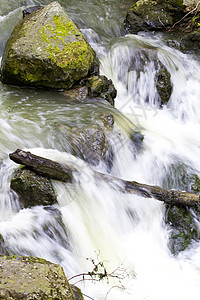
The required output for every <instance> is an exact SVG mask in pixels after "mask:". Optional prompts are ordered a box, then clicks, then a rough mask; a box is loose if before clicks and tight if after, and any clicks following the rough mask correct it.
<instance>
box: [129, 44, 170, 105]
mask: <svg viewBox="0 0 200 300" xmlns="http://www.w3.org/2000/svg"><path fill="white" fill-rule="evenodd" d="M128 64H129V65H128V66H127V67H128V72H133V73H134V77H135V82H136V83H137V81H138V82H139V83H140V80H141V78H142V76H143V74H147V70H148V68H151V71H152V75H151V76H152V77H153V76H154V81H155V83H156V84H155V89H157V95H156V97H155V98H154V99H153V101H155V102H158V103H159V104H161V105H162V104H164V103H166V102H167V101H168V100H169V99H170V97H171V93H172V83H171V75H170V73H169V72H168V70H167V68H166V67H165V66H164V65H163V64H162V62H161V61H160V60H159V58H158V53H157V49H156V47H155V48H154V47H153V46H152V47H151V46H149V45H148V44H145V43H143V42H140V43H136V44H135V48H134V50H132V59H131V60H130V61H129V62H128ZM152 80H153V78H152ZM140 84H141V83H140ZM146 90H147V93H146V95H145V96H146V98H145V99H144V102H146V103H148V102H150V101H152V99H151V100H150V99H149V98H151V95H150V94H149V93H148V90H150V86H149V87H148V86H147V87H146Z"/></svg>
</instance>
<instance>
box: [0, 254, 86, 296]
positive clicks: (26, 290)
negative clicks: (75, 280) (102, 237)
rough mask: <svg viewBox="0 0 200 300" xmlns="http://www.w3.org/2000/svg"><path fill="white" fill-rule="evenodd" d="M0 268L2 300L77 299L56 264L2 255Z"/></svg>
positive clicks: (31, 258) (0, 294)
mask: <svg viewBox="0 0 200 300" xmlns="http://www.w3.org/2000/svg"><path fill="white" fill-rule="evenodd" d="M0 266H1V267H0V298H1V299H10V300H12V299H13V300H14V299H15V300H17V299H27V300H28V299H29V300H31V299H38V300H39V299H41V300H43V299H63V300H75V299H77V298H75V296H74V294H73V291H72V289H71V287H70V285H69V283H68V281H67V279H66V277H65V274H64V271H63V269H62V267H61V266H59V265H57V264H53V263H51V262H49V261H46V260H44V259H41V258H33V257H21V256H14V257H10V256H1V257H0ZM78 299H81V297H79V298H78Z"/></svg>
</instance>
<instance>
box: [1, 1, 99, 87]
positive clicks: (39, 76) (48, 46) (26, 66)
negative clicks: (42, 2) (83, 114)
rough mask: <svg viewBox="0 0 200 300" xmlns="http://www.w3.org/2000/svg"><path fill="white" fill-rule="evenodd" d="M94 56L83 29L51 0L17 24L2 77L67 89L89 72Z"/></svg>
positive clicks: (8, 79) (4, 60)
mask: <svg viewBox="0 0 200 300" xmlns="http://www.w3.org/2000/svg"><path fill="white" fill-rule="evenodd" d="M94 60H95V55H94V51H93V50H92V48H91V47H90V45H89V44H88V43H87V41H86V40H85V39H84V38H83V36H82V34H81V32H80V30H79V29H78V28H77V26H76V25H75V24H74V23H73V22H72V21H71V19H70V18H69V17H68V16H67V14H66V13H65V11H64V9H63V8H62V7H61V6H60V4H59V3H58V2H52V3H50V4H49V5H47V6H46V7H44V8H41V9H40V10H37V11H35V12H33V13H32V14H30V15H28V16H27V17H25V18H24V19H23V20H22V21H21V22H20V23H19V24H17V25H16V26H15V28H14V30H13V33H12V35H11V37H10V39H9V40H8V43H7V46H6V49H5V53H4V56H3V60H2V81H3V82H4V83H8V84H14V85H26V86H43V87H51V88H66V89H67V88H70V87H71V86H72V85H73V84H74V83H75V82H77V81H79V80H80V79H81V78H83V77H85V76H87V75H88V73H89V72H90V71H91V70H92V68H93V66H94Z"/></svg>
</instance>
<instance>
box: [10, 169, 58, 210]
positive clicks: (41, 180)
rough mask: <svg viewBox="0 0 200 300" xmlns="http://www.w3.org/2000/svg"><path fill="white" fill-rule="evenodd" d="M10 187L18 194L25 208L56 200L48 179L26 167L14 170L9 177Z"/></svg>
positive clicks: (51, 202)
mask: <svg viewBox="0 0 200 300" xmlns="http://www.w3.org/2000/svg"><path fill="white" fill-rule="evenodd" d="M11 188H12V189H13V190H14V191H15V192H16V193H17V194H18V196H19V199H20V202H21V203H22V205H23V206H24V207H25V208H27V207H32V206H35V205H44V206H45V205H52V204H54V203H56V202H57V198H56V194H55V191H54V189H53V186H52V184H51V182H50V180H49V179H48V178H45V177H43V176H40V175H37V174H36V173H34V172H33V171H31V170H29V169H27V168H20V169H18V170H17V171H16V172H15V174H14V176H13V177H12V179H11Z"/></svg>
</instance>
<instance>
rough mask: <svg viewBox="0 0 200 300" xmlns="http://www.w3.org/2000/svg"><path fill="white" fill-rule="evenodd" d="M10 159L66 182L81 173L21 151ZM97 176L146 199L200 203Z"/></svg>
mask: <svg viewBox="0 0 200 300" xmlns="http://www.w3.org/2000/svg"><path fill="white" fill-rule="evenodd" d="M9 157H10V159H11V160H13V161H14V162H16V163H18V164H21V165H25V166H26V167H27V168H29V169H31V170H32V171H34V172H35V173H37V174H39V175H42V176H45V177H48V178H52V179H56V180H60V181H64V182H72V181H73V172H76V173H77V172H79V170H76V169H75V168H74V169H73V168H72V167H70V166H66V165H63V164H60V163H58V162H55V161H52V160H50V159H46V158H43V157H40V156H37V155H34V154H31V153H30V152H26V151H23V150H20V149H17V150H16V151H15V152H13V153H11V154H10V155H9ZM96 176H97V177H99V178H101V179H103V180H106V182H108V183H109V184H111V185H112V186H113V188H115V189H118V190H120V191H121V192H123V193H130V194H137V195H140V196H142V197H146V198H155V199H157V200H160V201H164V202H165V203H168V204H178V205H195V204H196V203H198V202H199V201H200V199H199V196H198V195H196V194H192V193H187V192H181V191H176V190H167V189H163V188H161V187H159V186H153V185H147V184H141V183H138V182H136V181H127V180H123V179H119V178H117V177H113V176H111V175H106V174H101V173H99V172H96Z"/></svg>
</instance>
